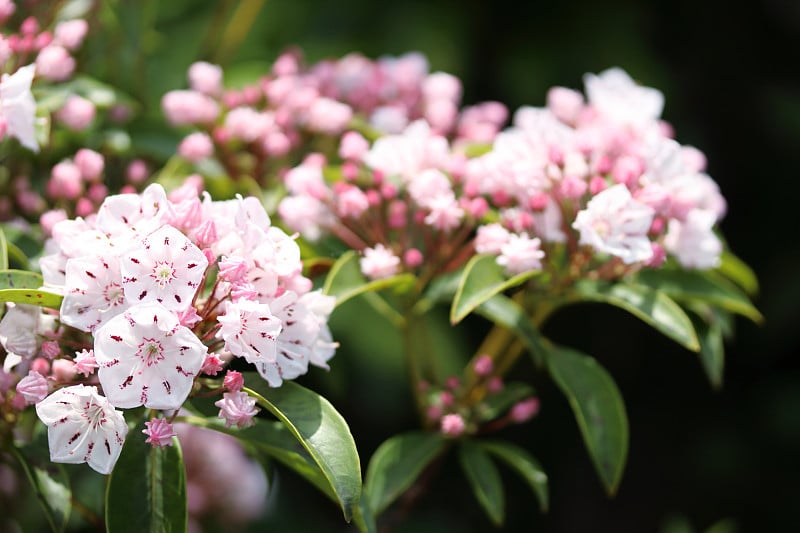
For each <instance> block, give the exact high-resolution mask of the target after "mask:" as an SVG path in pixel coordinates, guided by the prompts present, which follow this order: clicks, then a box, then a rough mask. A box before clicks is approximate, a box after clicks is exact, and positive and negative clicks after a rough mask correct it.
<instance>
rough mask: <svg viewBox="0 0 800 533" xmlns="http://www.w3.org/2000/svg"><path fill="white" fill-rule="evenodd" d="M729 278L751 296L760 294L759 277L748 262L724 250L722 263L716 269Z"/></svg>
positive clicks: (721, 258)
mask: <svg viewBox="0 0 800 533" xmlns="http://www.w3.org/2000/svg"><path fill="white" fill-rule="evenodd" d="M716 271H717V272H719V273H720V274H722V275H723V276H724V277H726V278H727V279H729V280H731V281H732V282H734V283H735V284H736V285H738V286H739V287H741V288H742V290H744V292H746V293H747V294H749V295H750V296H755V295H756V294H758V278H757V277H756V273H755V272H753V269H751V268H750V267H749V266H747V263H745V262H744V261H742V260H741V259H739V258H738V257H736V256H735V255H733V254H732V253H731V252H727V251H726V252H722V256H721V257H720V265H719V267H717V269H716Z"/></svg>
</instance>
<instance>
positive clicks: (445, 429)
mask: <svg viewBox="0 0 800 533" xmlns="http://www.w3.org/2000/svg"><path fill="white" fill-rule="evenodd" d="M440 428H441V432H442V433H444V434H445V435H448V436H450V437H458V436H459V435H461V434H462V433H464V429H465V428H466V424H465V423H464V419H463V418H462V417H461V415H457V414H449V415H444V416H443V417H442V421H441V426H440Z"/></svg>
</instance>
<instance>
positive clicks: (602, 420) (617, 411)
mask: <svg viewBox="0 0 800 533" xmlns="http://www.w3.org/2000/svg"><path fill="white" fill-rule="evenodd" d="M548 348H549V349H548V351H547V357H546V359H547V368H548V369H549V371H550V375H551V376H552V378H553V380H554V381H555V382H556V385H558V387H559V388H560V389H561V391H562V392H563V393H564V394H565V395H566V397H567V400H568V401H569V404H570V406H571V407H572V411H573V412H574V414H575V420H576V421H577V422H578V427H579V428H580V430H581V435H582V436H583V441H584V443H585V444H586V448H587V450H588V451H589V456H590V457H591V458H592V462H594V465H595V468H596V469H597V473H598V474H599V475H600V479H601V481H602V482H603V485H605V487H606V490H607V491H608V492H609V494H612V495H613V494H614V493H615V492H616V490H617V487H618V486H619V482H620V480H621V479H622V472H623V470H624V468H625V461H626V459H627V456H628V416H627V415H626V414H625V404H624V403H623V401H622V395H621V394H620V392H619V389H618V388H617V385H616V384H615V383H614V380H613V379H611V376H610V375H609V374H608V372H606V371H605V369H603V367H601V366H600V365H599V364H597V361H595V360H594V359H593V358H591V357H589V356H588V355H584V354H582V353H580V352H577V351H575V350H572V349H569V348H563V347H559V346H555V345H550V346H548Z"/></svg>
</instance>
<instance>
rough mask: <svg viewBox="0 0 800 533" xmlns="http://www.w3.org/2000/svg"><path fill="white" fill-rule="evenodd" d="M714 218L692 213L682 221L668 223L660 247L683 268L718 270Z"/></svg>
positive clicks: (696, 211) (718, 248) (718, 243)
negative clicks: (662, 243) (676, 259)
mask: <svg viewBox="0 0 800 533" xmlns="http://www.w3.org/2000/svg"><path fill="white" fill-rule="evenodd" d="M716 218H717V217H716V215H715V214H714V213H713V212H711V211H705V210H702V209H692V210H691V211H689V214H688V216H687V217H686V220H685V221H683V222H681V221H678V220H675V219H673V220H670V221H669V229H668V230H667V235H666V237H665V238H664V246H665V247H666V248H667V250H668V251H669V252H670V253H672V254H675V257H677V258H678V262H680V264H681V265H683V266H685V267H687V268H715V267H717V266H719V263H720V254H721V253H722V242H721V241H720V240H719V238H718V237H717V236H716V235H715V234H714V230H713V226H714V223H715V222H716Z"/></svg>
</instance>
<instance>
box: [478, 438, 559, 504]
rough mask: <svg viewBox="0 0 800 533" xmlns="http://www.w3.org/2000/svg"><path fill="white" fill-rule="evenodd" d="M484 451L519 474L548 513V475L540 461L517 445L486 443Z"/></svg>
mask: <svg viewBox="0 0 800 533" xmlns="http://www.w3.org/2000/svg"><path fill="white" fill-rule="evenodd" d="M480 445H481V447H483V449H484V450H486V451H487V452H489V453H490V454H492V455H494V456H495V457H497V458H498V459H500V460H501V461H503V462H504V463H505V464H506V465H508V466H509V467H511V468H512V469H513V470H514V471H515V472H517V473H518V474H519V475H520V476H522V479H524V480H525V481H526V482H527V483H528V485H529V486H530V487H531V489H532V490H533V492H534V494H536V497H537V498H538V500H539V508H540V509H541V510H542V512H547V509H548V506H549V504H550V499H549V493H548V489H547V474H545V472H544V470H542V467H541V465H540V464H539V461H537V460H536V459H534V458H533V456H532V455H531V454H529V453H528V452H527V451H526V450H525V449H523V448H520V447H519V446H517V445H516V444H512V443H510V442H504V441H488V442H486V441H484V442H481V443H480Z"/></svg>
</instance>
